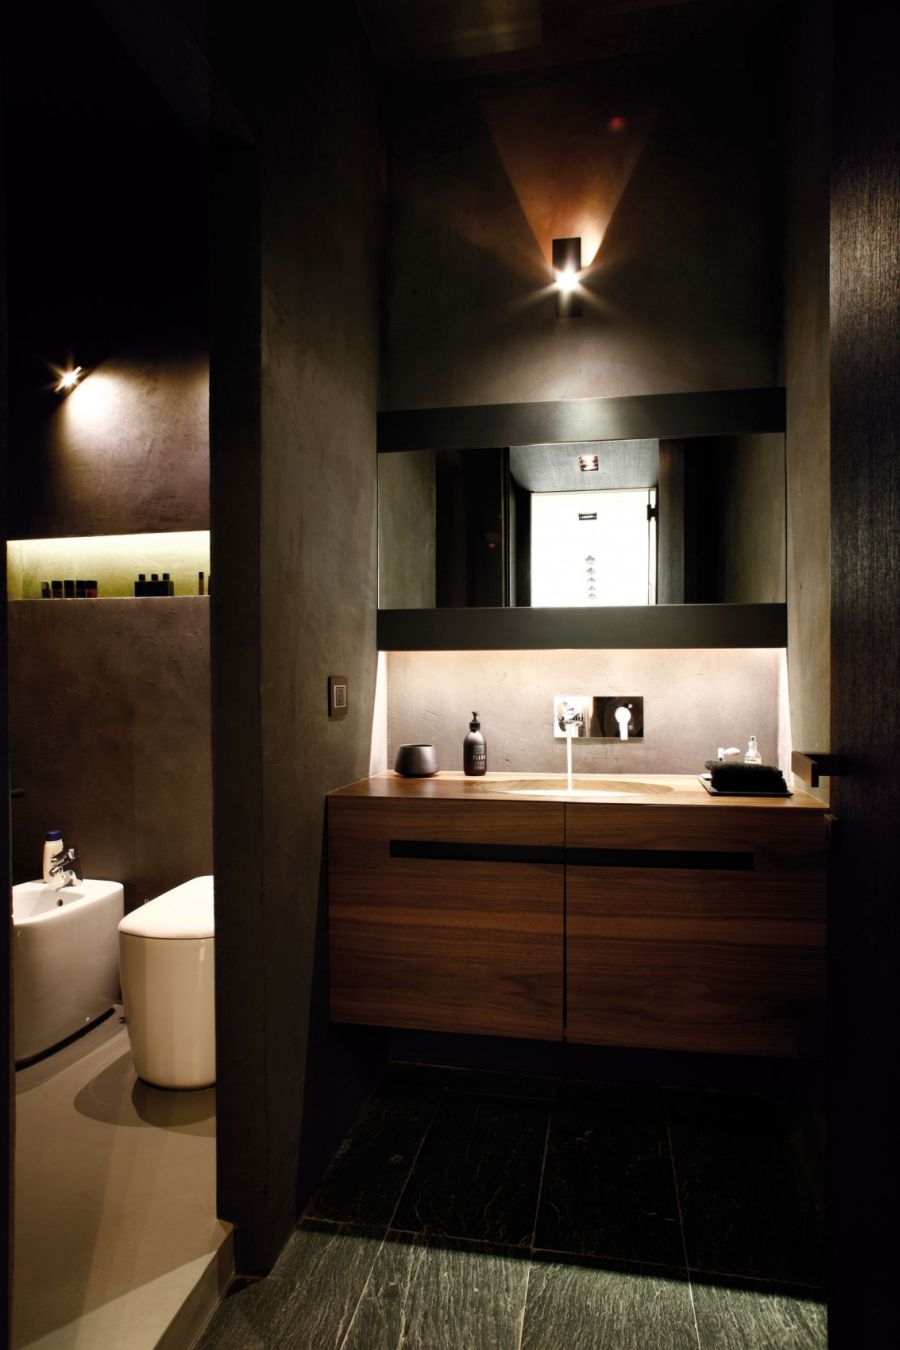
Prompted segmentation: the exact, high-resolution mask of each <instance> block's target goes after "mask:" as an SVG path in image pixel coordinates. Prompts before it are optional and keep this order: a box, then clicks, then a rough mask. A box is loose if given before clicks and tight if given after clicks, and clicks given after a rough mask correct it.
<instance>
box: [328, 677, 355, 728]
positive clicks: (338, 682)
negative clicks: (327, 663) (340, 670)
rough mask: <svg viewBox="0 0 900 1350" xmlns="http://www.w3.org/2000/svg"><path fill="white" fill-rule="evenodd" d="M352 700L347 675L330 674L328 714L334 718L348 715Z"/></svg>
mask: <svg viewBox="0 0 900 1350" xmlns="http://www.w3.org/2000/svg"><path fill="white" fill-rule="evenodd" d="M349 702H350V699H349V689H348V685H347V676H346V675H329V676H328V716H329V717H331V718H333V719H335V720H336V719H338V718H340V717H346V716H347V707H348V704H349Z"/></svg>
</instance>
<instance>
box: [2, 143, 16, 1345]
mask: <svg viewBox="0 0 900 1350" xmlns="http://www.w3.org/2000/svg"><path fill="white" fill-rule="evenodd" d="M3 133H4V127H3V123H2V120H0V150H2V148H3V140H2V137H3ZM6 267H7V255H6V212H5V192H4V190H3V186H2V181H0V526H2V528H3V540H4V547H3V556H2V558H0V764H3V765H4V766H6V768H5V771H4V773H3V775H2V780H0V781H2V792H3V810H2V811H0V876H2V878H3V885H4V887H6V888H8V886H9V882H10V880H11V876H10V870H11V858H10V838H9V823H10V822H9V809H8V807H7V800H8V792H7V790H8V787H9V767H8V766H9V747H8V744H7V704H6V623H7V605H6V547H5V540H6V538H7V523H6V502H7V491H6V489H7V484H8V478H7V472H8V464H9V455H8V428H9V421H8V397H7V394H8V390H7V370H8V366H7V345H6V331H7V330H6V320H7V305H6ZM5 908H6V914H5V915H4V921H3V925H2V932H0V972H3V994H2V996H0V1046H2V1047H3V1048H4V1053H5V1054H6V1064H5V1066H4V1068H3V1070H2V1082H3V1087H2V1091H0V1150H2V1151H3V1157H4V1159H5V1161H4V1164H3V1173H2V1177H0V1252H2V1256H0V1340H2V1341H5V1340H6V1338H7V1336H8V1334H9V1325H10V1311H11V1297H10V1295H11V1289H12V1236H13V1234H12V1186H13V1151H12V1150H13V1141H14V1139H15V1130H16V1117H15V1109H14V1108H15V1089H14V1086H13V1084H14V1072H15V1070H14V1066H13V1059H14V1056H13V1048H12V979H11V978H9V974H8V972H9V971H10V969H11V966H10V942H9V939H10V924H11V921H10V918H9V917H7V916H8V915H9V913H10V901H9V897H8V898H7V905H6V907H5Z"/></svg>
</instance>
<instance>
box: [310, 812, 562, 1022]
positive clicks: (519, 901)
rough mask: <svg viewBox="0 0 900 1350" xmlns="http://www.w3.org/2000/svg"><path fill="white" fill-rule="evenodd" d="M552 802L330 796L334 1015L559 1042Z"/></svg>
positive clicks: (557, 849) (557, 847) (556, 835)
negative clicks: (395, 799) (472, 801)
mask: <svg viewBox="0 0 900 1350" xmlns="http://www.w3.org/2000/svg"><path fill="white" fill-rule="evenodd" d="M563 820H564V816H563V806H562V805H561V804H559V803H526V802H513V803H505V802H477V803H468V802H458V801H456V802H454V801H416V802H414V803H409V804H406V803H403V802H396V801H392V800H372V799H358V798H352V797H346V798H342V797H332V798H330V799H329V802H328V868H329V943H330V970H331V1015H332V1018H333V1019H334V1020H335V1021H339V1022H357V1023H367V1024H372V1025H377V1026H394V1027H410V1028H418V1029H422V1030H432V1031H454V1032H467V1033H475V1034H480V1035H495V1036H517V1037H533V1038H536V1039H544V1040H561V1039H562V1035H563V940H564V938H563V923H564V914H563V909H564V862H563Z"/></svg>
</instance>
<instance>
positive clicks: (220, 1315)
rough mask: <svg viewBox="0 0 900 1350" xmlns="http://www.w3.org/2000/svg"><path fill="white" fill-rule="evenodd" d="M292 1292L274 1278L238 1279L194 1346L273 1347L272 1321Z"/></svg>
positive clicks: (225, 1349) (204, 1349) (208, 1349)
mask: <svg viewBox="0 0 900 1350" xmlns="http://www.w3.org/2000/svg"><path fill="white" fill-rule="evenodd" d="M289 1296H290V1289H289V1288H288V1287H287V1286H286V1285H282V1284H279V1283H278V1282H277V1281H275V1280H272V1279H271V1278H269V1279H267V1280H235V1281H234V1283H233V1284H232V1285H231V1286H230V1287H229V1289H228V1291H227V1292H226V1294H225V1297H224V1298H223V1299H222V1302H221V1303H220V1304H219V1305H218V1307H217V1308H216V1310H215V1312H214V1313H213V1315H212V1317H211V1318H210V1320H209V1322H207V1324H206V1327H205V1329H204V1331H203V1332H202V1334H201V1336H200V1339H199V1340H198V1341H197V1343H196V1345H195V1347H194V1350H269V1346H271V1344H272V1337H271V1328H272V1325H273V1324H274V1323H275V1322H276V1321H277V1320H278V1318H279V1317H280V1316H281V1313H282V1310H283V1308H284V1306H285V1304H286V1302H287V1300H288V1298H289Z"/></svg>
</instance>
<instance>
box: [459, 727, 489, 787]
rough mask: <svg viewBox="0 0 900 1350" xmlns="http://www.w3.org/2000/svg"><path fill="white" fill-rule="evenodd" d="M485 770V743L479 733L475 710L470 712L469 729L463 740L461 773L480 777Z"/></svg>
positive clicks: (479, 728)
mask: <svg viewBox="0 0 900 1350" xmlns="http://www.w3.org/2000/svg"><path fill="white" fill-rule="evenodd" d="M486 770H487V745H486V744H485V740H484V737H483V736H482V734H481V723H480V722H479V720H478V714H477V712H473V713H472V720H471V722H470V723H469V731H468V734H467V735H466V739H465V740H464V741H463V773H466V774H468V775H469V777H470V778H481V777H482V776H483V774H484V773H485V772H486Z"/></svg>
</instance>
